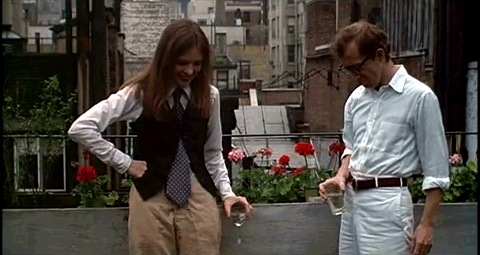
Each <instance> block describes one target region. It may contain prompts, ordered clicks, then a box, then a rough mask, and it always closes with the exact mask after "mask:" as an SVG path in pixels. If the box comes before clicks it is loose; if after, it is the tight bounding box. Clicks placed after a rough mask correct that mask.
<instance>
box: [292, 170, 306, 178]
mask: <svg viewBox="0 0 480 255" xmlns="http://www.w3.org/2000/svg"><path fill="white" fill-rule="evenodd" d="M304 172H305V170H303V168H295V170H293V172H292V176H293V177H295V176H297V175H298V174H303V173H304Z"/></svg>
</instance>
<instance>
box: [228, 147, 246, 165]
mask: <svg viewBox="0 0 480 255" xmlns="http://www.w3.org/2000/svg"><path fill="white" fill-rule="evenodd" d="M243 158H245V152H243V151H242V150H240V149H232V150H231V151H230V152H229V153H228V160H230V161H232V162H235V163H239V162H241V161H242V160H243Z"/></svg>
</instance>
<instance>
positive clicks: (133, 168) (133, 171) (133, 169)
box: [127, 160, 147, 179]
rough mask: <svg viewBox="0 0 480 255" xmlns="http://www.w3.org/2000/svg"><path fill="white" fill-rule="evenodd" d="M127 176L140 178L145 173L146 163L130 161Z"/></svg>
mask: <svg viewBox="0 0 480 255" xmlns="http://www.w3.org/2000/svg"><path fill="white" fill-rule="evenodd" d="M127 171H128V174H130V175H131V176H133V178H137V179H138V178H142V176H143V175H144V174H145V171H147V162H145V161H139V160H132V163H131V164H130V167H128V170H127Z"/></svg>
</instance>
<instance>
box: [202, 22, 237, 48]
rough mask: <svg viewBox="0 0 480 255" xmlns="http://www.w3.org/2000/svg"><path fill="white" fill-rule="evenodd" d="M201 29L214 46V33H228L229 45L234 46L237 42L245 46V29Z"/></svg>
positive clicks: (210, 27) (216, 27) (221, 27)
mask: <svg viewBox="0 0 480 255" xmlns="http://www.w3.org/2000/svg"><path fill="white" fill-rule="evenodd" d="M201 28H202V30H203V32H204V33H205V35H206V36H207V39H208V41H209V42H210V44H212V31H213V33H217V34H218V33H226V34H227V45H232V44H233V43H234V42H235V41H238V42H240V44H242V45H243V44H245V27H237V26H235V27H224V26H201ZM213 36H214V35H213ZM214 38H215V37H214Z"/></svg>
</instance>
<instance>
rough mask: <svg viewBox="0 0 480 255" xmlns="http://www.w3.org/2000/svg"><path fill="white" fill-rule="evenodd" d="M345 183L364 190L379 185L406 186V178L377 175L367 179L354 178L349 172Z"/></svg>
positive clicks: (378, 186) (379, 186)
mask: <svg viewBox="0 0 480 255" xmlns="http://www.w3.org/2000/svg"><path fill="white" fill-rule="evenodd" d="M347 183H351V184H352V186H353V189H354V190H365V189H373V188H381V187H406V186H407V185H408V179H407V178H398V177H378V178H374V179H368V180H356V179H354V178H353V176H352V175H351V174H349V175H348V178H347Z"/></svg>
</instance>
